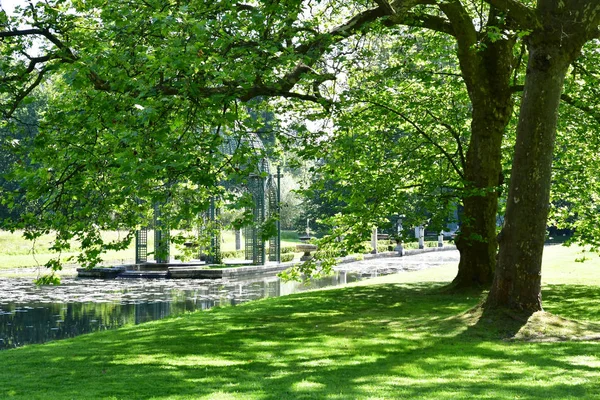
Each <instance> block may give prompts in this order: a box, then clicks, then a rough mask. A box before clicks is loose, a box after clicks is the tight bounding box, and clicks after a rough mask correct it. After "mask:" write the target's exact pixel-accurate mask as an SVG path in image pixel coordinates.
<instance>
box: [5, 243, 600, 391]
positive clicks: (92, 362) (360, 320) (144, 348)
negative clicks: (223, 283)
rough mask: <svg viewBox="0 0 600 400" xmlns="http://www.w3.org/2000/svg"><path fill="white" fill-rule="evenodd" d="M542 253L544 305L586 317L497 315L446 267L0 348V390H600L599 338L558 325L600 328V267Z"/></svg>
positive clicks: (563, 252) (585, 329)
mask: <svg viewBox="0 0 600 400" xmlns="http://www.w3.org/2000/svg"><path fill="white" fill-rule="evenodd" d="M548 253H549V254H547V262H546V264H545V266H546V267H547V268H546V276H545V282H546V285H545V286H544V298H545V306H546V308H547V309H548V310H553V312H560V313H561V314H562V316H563V317H567V318H575V317H576V318H580V319H582V320H586V321H592V323H578V322H573V321H565V320H562V319H556V318H555V319H553V318H551V316H549V315H547V314H543V313H541V314H536V315H537V317H538V320H539V321H537V322H535V324H527V325H523V323H521V322H519V321H516V322H515V323H509V324H498V323H497V321H493V320H491V319H488V318H487V317H486V316H482V315H480V314H478V313H477V309H476V308H474V307H475V306H476V305H477V304H478V303H480V301H481V299H482V296H483V295H484V294H482V293H477V292H473V293H464V294H461V295H457V294H449V293H447V292H446V291H444V290H441V289H442V288H443V286H444V285H445V284H446V283H447V282H448V281H449V280H450V279H452V277H453V276H454V274H455V273H456V267H455V266H446V267H440V268H432V269H429V270H424V271H417V272H411V273H404V274H397V275H393V276H387V277H381V278H377V279H374V280H371V281H362V282H359V283H358V284H354V285H350V286H347V287H344V288H340V289H329V290H320V291H314V292H308V293H303V294H297V295H291V296H286V297H280V298H271V299H266V300H262V301H256V302H251V303H246V304H243V305H240V306H236V307H226V308H218V309H212V310H209V311H207V312H197V313H192V314H189V315H184V316H179V317H174V318H169V319H165V320H162V321H156V322H151V323H146V324H142V325H137V326H130V327H126V328H123V329H120V330H117V331H109V332H101V333H95V334H90V335H85V336H81V337H78V338H75V339H71V340H64V341H58V342H54V343H49V344H46V345H33V346H28V347H24V348H20V349H14V350H8V351H3V352H0V365H1V366H2V373H1V374H0V398H7V399H71V398H76V399H263V400H279V399H413V398H420V399H473V398H476V399H517V398H518V399H539V398H547V399H576V398H578V399H595V398H597V399H600V342H598V341H594V340H587V341H566V340H564V336H563V335H562V333H564V330H565V329H570V330H571V333H574V332H575V333H577V332H576V331H577V330H579V332H584V333H585V335H588V334H590V333H594V332H596V333H599V332H600V327H599V326H598V324H597V323H598V314H599V312H600V305H599V304H598V302H597V300H598V293H600V271H599V270H598V268H592V267H593V265H596V264H589V265H587V266H586V264H582V265H579V264H577V265H573V263H564V264H563V263H561V262H560V260H559V258H561V257H563V256H564V257H565V260H568V259H569V253H570V251H569V250H568V249H567V250H565V249H560V251H558V250H551V251H548ZM559 256H560V257H559ZM568 271H570V272H568ZM579 273H585V275H584V276H578V274H579ZM565 274H566V276H568V277H569V278H568V279H567V278H565ZM579 279H585V283H586V284H581V283H578V282H579ZM582 287H583V289H582ZM536 315H534V316H536ZM546 322H548V326H546V327H545V328H544V327H543V325H544V324H545V323H546ZM566 322H569V323H570V324H572V325H574V326H575V327H576V328H577V329H572V328H573V327H570V328H569V326H568V324H567V323H566ZM528 325H534V328H533V329H535V330H537V332H536V333H537V335H538V336H536V337H537V338H539V337H541V336H540V335H542V334H543V335H544V336H545V337H546V338H551V337H553V335H554V334H556V333H557V332H559V331H560V332H561V334H560V335H558V336H555V338H557V339H559V340H560V341H557V342H531V341H527V340H506V339H510V338H511V337H514V335H516V334H517V329H522V328H523V327H524V326H528ZM542 328H544V329H542Z"/></svg>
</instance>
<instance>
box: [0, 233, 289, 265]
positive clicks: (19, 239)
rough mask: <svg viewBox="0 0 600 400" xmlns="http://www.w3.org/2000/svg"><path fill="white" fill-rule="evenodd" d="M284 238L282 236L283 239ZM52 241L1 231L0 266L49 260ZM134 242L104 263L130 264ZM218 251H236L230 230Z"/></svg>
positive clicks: (151, 241) (68, 254) (105, 257)
mask: <svg viewBox="0 0 600 400" xmlns="http://www.w3.org/2000/svg"><path fill="white" fill-rule="evenodd" d="M125 235H126V233H125V232H103V238H104V239H105V240H116V239H118V238H120V237H121V238H122V237H124V236H125ZM283 238H285V239H283ZM53 240H54V235H52V234H48V235H43V236H42V237H40V238H38V239H37V240H36V241H35V243H34V242H30V241H28V240H25V239H24V238H23V236H22V233H21V232H15V233H10V232H7V231H1V230H0V269H13V268H24V267H36V266H39V265H44V264H45V263H46V262H47V261H48V260H50V259H52V258H54V257H56V253H53V252H51V251H50V250H49V248H50V246H51V245H52V241H53ZM298 242H300V240H299V239H298V234H297V233H296V232H292V231H286V232H282V243H281V245H282V246H295V245H296V244H297V243H298ZM134 246H135V244H134V243H133V242H132V243H131V245H130V246H129V248H127V249H125V250H121V251H109V252H107V253H105V254H103V255H102V259H103V260H104V264H108V265H110V264H113V265H114V264H124V263H132V262H133V261H134V259H135V250H134V249H135V247H134ZM153 246H154V237H153V235H151V234H150V235H148V248H149V249H150V251H152V249H153ZM77 249H78V246H77V243H75V242H73V243H72V251H67V252H63V253H62V254H61V258H62V260H63V262H65V263H67V264H69V263H74V262H75V261H69V257H72V256H77V254H78V252H77ZM221 250H223V251H231V250H235V236H234V233H233V232H231V231H224V232H223V233H222V243H221ZM171 251H172V255H173V257H174V256H176V255H178V254H180V252H179V251H178V250H177V249H176V247H175V246H172V248H171Z"/></svg>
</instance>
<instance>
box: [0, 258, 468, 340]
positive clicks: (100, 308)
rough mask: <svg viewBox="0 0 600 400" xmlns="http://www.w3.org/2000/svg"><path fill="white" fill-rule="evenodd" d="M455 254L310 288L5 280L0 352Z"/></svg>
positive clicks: (348, 269)
mask: <svg viewBox="0 0 600 400" xmlns="http://www.w3.org/2000/svg"><path fill="white" fill-rule="evenodd" d="M458 257H459V255H458V252H457V251H447V252H441V253H425V254H421V255H415V256H411V257H402V258H388V259H374V260H368V261H361V262H355V263H350V264H344V265H340V266H339V268H338V271H337V272H336V274H335V275H332V276H329V277H326V278H323V279H320V280H313V281H311V282H310V283H309V284H302V283H299V282H281V281H280V280H279V279H278V278H277V277H275V276H270V277H264V276H260V277H256V278H254V279H245V280H198V279H195V280H192V279H189V280H188V279H165V280H146V279H116V280H94V279H73V278H65V279H63V284H62V285H60V286H56V287H52V286H50V287H48V286H46V287H36V286H35V285H34V284H33V283H32V280H31V278H19V279H8V278H4V279H2V278H0V350H3V349H8V348H12V347H18V346H23V345H25V344H30V343H44V342H47V341H50V340H56V339H62V338H68V337H73V336H77V335H81V334H83V333H88V332H94V331H99V330H106V329H114V328H117V327H120V326H123V325H127V324H139V323H142V322H146V321H152V320H156V319H161V318H164V317H166V316H168V315H175V314H181V313H184V312H187V311H194V310H205V309H208V308H211V307H214V306H217V305H221V306H222V305H236V304H239V303H243V302H246V301H249V300H254V299H259V298H264V297H275V296H284V295H287V294H291V293H296V292H301V291H304V290H307V289H313V288H319V287H325V286H336V285H343V284H346V283H351V282H354V281H357V280H361V279H368V278H374V277H376V276H379V275H387V274H392V273H397V272H400V271H411V270H416V269H423V268H429V267H432V266H439V265H445V264H449V263H450V264H455V265H456V263H457V262H458Z"/></svg>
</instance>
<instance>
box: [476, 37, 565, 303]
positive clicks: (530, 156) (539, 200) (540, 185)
mask: <svg viewBox="0 0 600 400" xmlns="http://www.w3.org/2000/svg"><path fill="white" fill-rule="evenodd" d="M571 59H572V56H571V55H570V54H569V53H568V52H567V51H565V49H564V46H563V47H561V46H560V44H559V43H546V42H543V41H542V42H541V43H535V42H534V43H532V44H531V45H530V47H529V64H528V66H527V75H526V81H525V89H524V93H523V99H522V103H521V111H520V115H519V124H518V127H517V141H516V144H515V155H514V160H513V167H512V174H511V179H510V188H509V193H508V198H507V206H506V218H505V225H504V227H503V229H502V232H501V234H500V237H499V242H500V252H499V257H498V266H497V270H496V274H495V277H494V282H493V285H492V289H491V292H490V295H489V297H488V301H487V305H488V306H492V307H494V306H501V307H508V308H512V309H519V310H526V311H538V310H541V309H542V301H541V288H540V284H541V265H542V253H543V249H544V241H545V235H546V224H547V217H548V209H549V198H550V180H551V173H552V171H551V168H552V157H553V153H554V139H555V136H556V123H557V118H558V107H559V103H560V96H561V92H562V87H563V81H564V78H565V74H566V72H567V69H568V66H569V64H570V62H571Z"/></svg>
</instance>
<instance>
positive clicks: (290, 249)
mask: <svg viewBox="0 0 600 400" xmlns="http://www.w3.org/2000/svg"><path fill="white" fill-rule="evenodd" d="M295 252H296V246H285V247H282V248H281V254H287V253H295Z"/></svg>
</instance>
